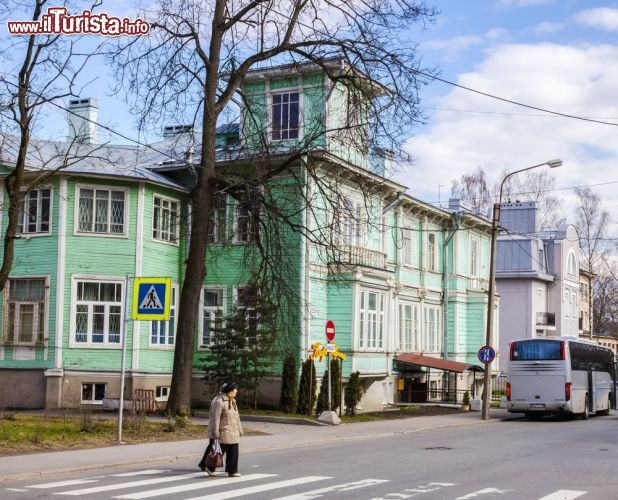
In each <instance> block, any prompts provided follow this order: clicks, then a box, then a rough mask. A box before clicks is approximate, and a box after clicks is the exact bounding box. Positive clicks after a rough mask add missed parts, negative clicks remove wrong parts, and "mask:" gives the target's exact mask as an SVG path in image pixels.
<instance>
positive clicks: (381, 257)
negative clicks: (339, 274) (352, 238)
mask: <svg viewBox="0 0 618 500" xmlns="http://www.w3.org/2000/svg"><path fill="white" fill-rule="evenodd" d="M332 263H333V264H345V265H351V266H364V267H373V268H376V269H386V254H385V253H382V252H378V251H377V250H370V249H368V248H362V247H356V246H352V245H342V246H340V247H337V248H335V249H334V251H333V259H332Z"/></svg>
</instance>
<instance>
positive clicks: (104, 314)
mask: <svg viewBox="0 0 618 500" xmlns="http://www.w3.org/2000/svg"><path fill="white" fill-rule="evenodd" d="M75 288H76V291H75V311H74V315H75V316H74V324H75V342H76V343H77V344H102V345H104V344H112V345H119V344H120V329H121V325H122V293H123V290H122V282H105V281H90V280H77V281H76V282H75Z"/></svg>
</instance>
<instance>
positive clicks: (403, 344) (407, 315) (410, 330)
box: [399, 302, 421, 352]
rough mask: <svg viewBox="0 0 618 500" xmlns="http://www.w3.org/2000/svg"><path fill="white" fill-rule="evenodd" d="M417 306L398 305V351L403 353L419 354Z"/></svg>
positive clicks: (403, 303)
mask: <svg viewBox="0 0 618 500" xmlns="http://www.w3.org/2000/svg"><path fill="white" fill-rule="evenodd" d="M420 340H421V338H420V318H419V305H418V304H411V303H406V302H400V303H399V349H400V350H402V351H405V352H420V351H421V346H420Z"/></svg>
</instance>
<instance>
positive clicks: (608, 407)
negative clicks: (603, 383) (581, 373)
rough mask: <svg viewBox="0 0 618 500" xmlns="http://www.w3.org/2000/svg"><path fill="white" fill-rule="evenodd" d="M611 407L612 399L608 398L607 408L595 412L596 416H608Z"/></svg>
mask: <svg viewBox="0 0 618 500" xmlns="http://www.w3.org/2000/svg"><path fill="white" fill-rule="evenodd" d="M611 407H612V398H611V397H610V398H609V399H608V400H607V408H606V409H605V410H601V411H598V412H597V415H600V416H601V417H606V416H607V415H609V409H610V408H611Z"/></svg>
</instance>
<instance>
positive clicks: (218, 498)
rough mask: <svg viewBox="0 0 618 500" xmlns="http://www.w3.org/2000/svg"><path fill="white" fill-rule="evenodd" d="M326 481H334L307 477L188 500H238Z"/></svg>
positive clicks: (321, 477)
mask: <svg viewBox="0 0 618 500" xmlns="http://www.w3.org/2000/svg"><path fill="white" fill-rule="evenodd" d="M325 479H332V477H328V476H306V477H299V478H296V479H287V480H285V481H279V482H276V483H268V484H262V485H260V486H250V487H248V488H240V489H239V490H230V491H224V492H220V493H215V494H214V495H207V496H205V497H196V498H190V499H188V500H225V499H226V498H238V497H241V498H242V497H243V496H244V495H252V494H253V493H260V492H262V491H270V490H276V489H278V488H287V487H288V486H296V485H299V484H306V483H312V482H314V481H324V480H325Z"/></svg>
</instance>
